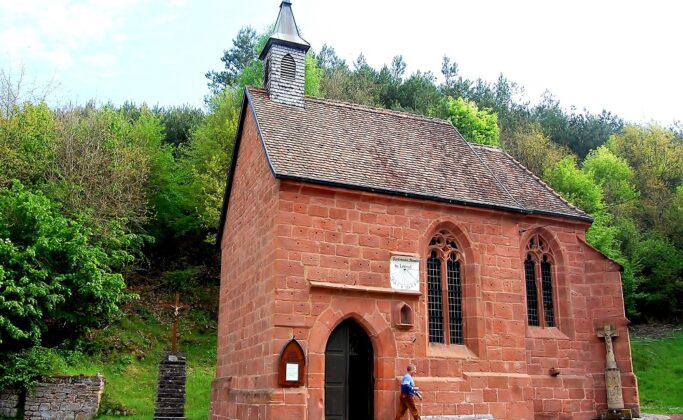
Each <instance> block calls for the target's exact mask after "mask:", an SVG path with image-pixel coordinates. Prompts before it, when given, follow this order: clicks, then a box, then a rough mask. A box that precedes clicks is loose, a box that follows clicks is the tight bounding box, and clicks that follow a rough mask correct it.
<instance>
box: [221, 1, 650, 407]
mask: <svg viewBox="0 0 683 420" xmlns="http://www.w3.org/2000/svg"><path fill="white" fill-rule="evenodd" d="M309 47H310V46H309V44H308V42H306V41H305V40H304V39H302V38H301V36H300V34H299V30H298V28H297V25H296V22H295V20H294V16H293V14H292V6H291V3H290V1H289V0H283V1H282V3H281V4H280V11H279V15H278V17H277V21H276V24H275V28H274V32H273V34H272V36H271V37H270V39H269V40H268V42H267V44H266V45H265V47H264V49H263V51H262V52H261V55H260V58H261V60H263V63H264V65H263V69H264V75H263V80H264V86H263V87H248V88H247V89H246V90H245V93H244V100H243V103H242V109H241V116H240V120H239V128H238V131H237V137H236V139H235V146H234V150H233V159H232V163H231V167H230V168H229V175H228V182H227V188H226V192H225V200H224V203H223V209H222V216H221V223H220V230H219V235H218V242H219V245H220V249H221V288H220V307H219V320H218V321H219V322H218V349H217V368H216V378H215V380H214V381H213V384H212V407H211V416H212V418H213V419H231V420H232V419H240V420H251V419H264V420H270V419H274V420H302V419H306V420H322V419H327V420H373V419H375V420H390V419H393V418H394V416H395V415H396V410H397V407H398V400H399V389H400V388H399V380H400V378H401V377H402V376H403V374H404V373H405V370H406V366H407V365H408V364H414V365H416V366H417V374H416V375H415V382H416V383H417V385H418V386H419V387H420V388H421V390H422V394H423V396H424V400H423V401H422V402H421V403H420V407H419V408H420V411H421V415H422V418H423V419H464V418H468V419H472V418H481V419H496V420H499V419H509V420H513V419H593V418H597V417H598V416H599V415H600V413H602V412H604V410H606V409H607V407H608V391H609V393H610V395H609V398H610V401H614V398H617V397H620V398H621V400H622V405H623V407H622V408H625V409H630V410H631V411H632V413H633V414H634V415H637V414H638V409H639V401H638V390H637V383H636V377H635V376H634V374H633V368H632V363H631V352H630V344H629V335H628V330H627V325H628V320H627V319H626V317H625V314H624V302H623V294H622V286H621V267H620V266H619V264H618V263H616V262H614V261H612V260H610V259H609V258H607V257H605V256H604V255H602V254H601V253H600V252H598V251H597V250H595V249H594V248H593V247H591V246H590V245H589V244H588V243H587V242H586V239H585V234H586V230H587V229H588V228H589V227H590V225H591V223H592V219H591V216H590V215H588V214H586V213H585V212H583V211H581V210H580V209H578V208H576V207H574V206H572V205H571V204H570V203H568V202H567V201H565V200H564V199H562V198H561V197H560V196H559V195H558V194H557V193H555V192H554V191H553V190H552V189H551V188H550V187H549V186H548V185H546V184H544V183H543V181H542V180H540V179H539V178H538V177H536V176H534V175H533V174H532V173H531V172H530V171H529V170H527V169H526V168H525V167H524V166H522V165H521V164H520V163H519V162H517V161H516V160H515V159H514V158H512V157H511V156H510V155H508V154H507V153H506V152H504V151H503V150H501V149H498V148H493V147H487V146H481V145H477V144H472V143H469V142H467V140H466V139H465V138H463V136H462V135H461V134H460V133H459V132H458V130H457V127H453V125H451V123H449V122H447V121H443V120H440V119H435V118H428V117H423V116H417V115H412V114H409V113H403V112H396V111H390V110H385V109H375V108H370V107H365V106H360V105H355V104H349V103H342V102H337V101H332V100H325V99H320V98H314V97H308V96H305V95H304V72H305V55H306V52H307V51H308V49H309ZM601 331H602V332H601ZM607 336H609V337H607ZM608 338H609V340H608ZM608 341H609V343H608ZM610 354H611V357H612V359H610ZM606 359H607V361H606ZM614 365H616V367H615V366H614ZM606 369H607V370H608V371H609V370H610V369H611V372H612V373H615V370H614V369H617V370H616V376H614V375H609V376H608V375H606ZM619 373H620V374H619ZM606 378H607V380H606ZM615 378H616V379H615ZM617 388H618V391H619V392H620V394H619V395H618V396H617V395H616V394H615V392H616V391H615V390H616V389H617ZM473 416H474V417H473Z"/></svg>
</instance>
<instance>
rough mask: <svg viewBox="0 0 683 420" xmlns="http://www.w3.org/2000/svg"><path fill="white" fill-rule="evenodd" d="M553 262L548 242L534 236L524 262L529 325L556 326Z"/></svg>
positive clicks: (528, 246) (528, 245)
mask: <svg viewBox="0 0 683 420" xmlns="http://www.w3.org/2000/svg"><path fill="white" fill-rule="evenodd" d="M552 261H553V260H552V254H551V252H550V250H549V249H548V246H547V241H545V240H544V239H543V238H542V237H540V236H539V235H535V236H533V237H532V238H531V239H530V240H529V243H528V244H527V257H526V260H525V261H524V277H525V280H526V300H527V302H526V303H527V318H528V323H529V325H533V326H541V325H543V326H546V327H554V326H555V304H554V298H553V275H552V272H553V270H552ZM539 279H540V281H539ZM539 295H540V301H539Z"/></svg>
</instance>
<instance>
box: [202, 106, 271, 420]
mask: <svg viewBox="0 0 683 420" xmlns="http://www.w3.org/2000/svg"><path fill="white" fill-rule="evenodd" d="M277 197H278V182H277V180H275V178H274V177H273V175H272V173H271V172H270V169H269V167H268V164H267V161H266V158H265V153H264V149H263V146H262V144H261V141H260V139H259V137H258V133H257V129H256V124H255V123H254V118H253V115H252V113H251V112H250V111H249V110H247V114H246V116H245V121H244V127H243V132H242V142H241V145H240V150H239V155H238V159H237V167H236V170H235V181H234V183H233V188H232V193H231V196H230V208H229V211H228V217H227V220H226V224H225V229H224V232H223V238H222V241H221V291H220V306H219V315H218V361H217V367H216V379H215V380H214V383H213V386H212V394H213V398H212V401H213V403H212V417H213V418H214V419H263V418H266V417H265V416H266V412H267V403H268V402H269V401H270V393H269V392H268V391H267V389H268V388H269V387H271V386H272V384H270V383H266V382H265V378H267V376H266V373H267V372H270V371H272V369H273V367H272V366H273V365H272V363H273V362H272V360H271V358H270V357H269V355H270V354H271V353H272V351H271V349H270V347H269V343H270V342H271V340H272V338H273V325H272V322H271V321H272V317H271V314H272V312H273V307H272V301H273V297H274V282H273V273H274V259H275V258H274V255H275V248H274V233H275V210H276V208H277Z"/></svg>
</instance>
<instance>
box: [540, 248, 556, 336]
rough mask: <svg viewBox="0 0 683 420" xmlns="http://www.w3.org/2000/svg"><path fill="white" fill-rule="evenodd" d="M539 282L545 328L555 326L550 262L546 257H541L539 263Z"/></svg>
mask: <svg viewBox="0 0 683 420" xmlns="http://www.w3.org/2000/svg"><path fill="white" fill-rule="evenodd" d="M541 280H542V285H541V288H542V289H543V310H544V314H545V325H546V327H554V326H555V313H554V310H553V280H552V275H551V274H550V262H549V261H548V256H546V255H544V256H543V261H541Z"/></svg>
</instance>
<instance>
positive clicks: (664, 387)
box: [631, 327, 683, 414]
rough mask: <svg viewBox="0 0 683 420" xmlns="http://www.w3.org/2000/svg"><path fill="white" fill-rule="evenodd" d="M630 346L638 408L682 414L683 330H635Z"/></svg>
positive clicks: (647, 410) (644, 410) (646, 410)
mask: <svg viewBox="0 0 683 420" xmlns="http://www.w3.org/2000/svg"><path fill="white" fill-rule="evenodd" d="M631 349H632V351H633V367H634V370H635V372H636V376H637V377H638V388H639V391H640V403H641V406H642V411H643V412H646V413H666V414H683V329H682V328H680V327H678V328H673V329H672V328H667V329H666V330H664V332H663V331H662V329H661V328H660V329H658V330H655V333H654V334H653V333H652V332H648V333H647V334H643V333H640V332H639V331H636V332H635V333H634V335H633V337H632V338H631Z"/></svg>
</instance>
